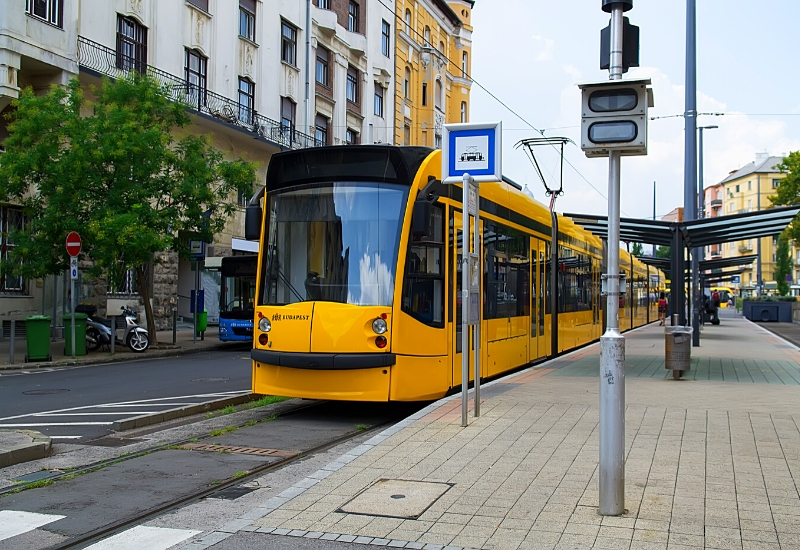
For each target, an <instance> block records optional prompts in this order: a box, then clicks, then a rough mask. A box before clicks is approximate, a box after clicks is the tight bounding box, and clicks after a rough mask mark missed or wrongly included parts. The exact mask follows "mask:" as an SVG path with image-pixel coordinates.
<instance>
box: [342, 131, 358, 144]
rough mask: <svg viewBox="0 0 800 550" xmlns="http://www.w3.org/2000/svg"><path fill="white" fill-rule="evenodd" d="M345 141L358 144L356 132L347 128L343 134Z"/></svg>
mask: <svg viewBox="0 0 800 550" xmlns="http://www.w3.org/2000/svg"><path fill="white" fill-rule="evenodd" d="M345 141H346V142H347V144H348V145H358V132H356V131H355V130H351V129H350V128H348V129H347V133H346V135H345Z"/></svg>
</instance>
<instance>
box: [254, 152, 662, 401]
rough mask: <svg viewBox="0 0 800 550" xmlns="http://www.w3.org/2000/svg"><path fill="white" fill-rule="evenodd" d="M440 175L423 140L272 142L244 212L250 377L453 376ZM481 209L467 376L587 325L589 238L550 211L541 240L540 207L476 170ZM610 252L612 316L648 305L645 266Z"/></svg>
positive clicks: (641, 312) (427, 392)
mask: <svg viewBox="0 0 800 550" xmlns="http://www.w3.org/2000/svg"><path fill="white" fill-rule="evenodd" d="M440 177H441V151H438V150H432V149H428V148H423V147H394V146H380V145H370V146H347V147H325V148H313V149H304V150H300V151H289V152H284V153H279V154H276V155H274V156H273V157H272V159H271V161H270V166H269V169H268V172H267V179H266V186H265V194H264V195H263V197H261V198H259V199H258V202H256V200H254V201H253V203H252V205H251V206H250V207H248V212H247V221H246V225H247V229H246V233H247V237H248V238H258V239H259V240H260V244H261V246H260V257H259V265H258V278H257V291H256V292H257V305H256V310H255V314H256V318H255V327H254V328H255V330H254V339H253V340H254V344H253V345H254V348H253V350H252V352H251V353H252V359H253V376H252V380H253V383H252V385H253V387H252V389H253V392H254V393H259V394H273V395H284V396H292V397H304V398H315V399H333V400H356V401H418V400H430V399H435V398H439V397H442V396H443V395H445V394H446V393H447V392H449V391H450V390H451V389H453V388H460V387H461V354H462V349H461V307H460V305H461V300H460V290H461V288H460V287H461V273H460V266H461V262H460V258H461V253H462V250H461V241H462V237H461V227H462V225H461V223H462V222H461V204H462V196H461V195H462V190H461V187H460V186H458V185H448V186H445V185H443V184H441V182H440V181H439V179H440ZM480 210H481V213H480V223H481V229H482V235H483V240H482V247H481V250H480V254H481V261H482V265H483V270H482V273H481V281H480V285H481V290H482V296H483V304H482V312H481V324H480V338H481V342H480V349H481V354H482V355H481V377H482V378H489V377H493V376H496V375H499V374H501V373H503V372H505V371H508V370H510V369H514V368H517V367H520V366H524V365H527V364H529V363H531V362H535V361H538V360H542V359H545V358H547V357H550V356H553V355H556V354H558V353H561V352H564V351H567V350H570V349H573V348H575V347H578V346H582V345H585V344H587V343H589V342H592V341H594V340H597V339H598V338H599V337H600V336H601V334H602V330H603V313H602V309H603V305H604V304H603V302H604V300H605V299H604V298H602V297H601V295H600V274H601V270H602V269H601V268H602V262H603V255H604V254H603V242H602V241H601V240H600V239H599V238H597V237H596V236H594V235H592V234H591V233H588V232H587V231H585V230H584V229H583V228H581V227H580V226H578V225H576V224H575V223H573V222H572V220H570V219H568V218H565V217H562V216H557V217H555V223H556V224H557V235H558V238H557V241H558V242H557V246H556V247H555V249H553V248H552V233H553V231H552V230H553V220H554V218H553V217H551V213H550V212H549V211H548V210H547V208H545V207H544V206H543V205H542V204H540V203H538V202H536V201H534V200H533V199H531V198H529V197H528V196H526V195H525V194H523V193H522V192H521V190H520V189H519V188H518V187H516V186H514V185H513V184H511V183H508V182H498V183H483V184H481V188H480ZM621 256H622V257H623V258H624V257H625V253H624V252H622V253H621ZM621 268H622V269H626V270H628V271H629V272H630V273H629V274H628V280H629V281H630V282H632V284H631V285H630V287H631V290H632V291H631V292H628V293H627V295H626V298H624V300H626V302H625V304H624V305H625V307H624V308H622V309H621V311H620V317H621V329H622V330H626V329H630V328H633V327H635V326H641V325H643V324H645V323H647V322H649V321H654V320H656V319H657V313H655V309H654V306H653V307H651V295H652V294H653V290H652V289H650V288H649V285H650V281H649V272H648V270H649V269H650V268H647V266H644V265H643V264H641V262H639V261H638V260H636V258H634V257H632V256H630V255H628V259H627V263H625V262H623V264H622V265H621ZM623 317H624V319H625V320H626V323H625V324H623V323H622V319H623ZM554 327H556V328H555V329H554ZM472 345H473V344H471V346H472ZM471 358H472V354H470V359H471ZM472 373H473V369H472V367H470V376H472V375H473V374H472Z"/></svg>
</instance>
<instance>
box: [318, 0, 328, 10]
mask: <svg viewBox="0 0 800 550" xmlns="http://www.w3.org/2000/svg"><path fill="white" fill-rule="evenodd" d="M317 7H318V8H320V9H323V10H329V9H331V0H317Z"/></svg>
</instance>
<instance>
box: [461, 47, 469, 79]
mask: <svg viewBox="0 0 800 550" xmlns="http://www.w3.org/2000/svg"><path fill="white" fill-rule="evenodd" d="M468 62H469V57H468V55H467V52H464V53H462V54H461V76H463V77H464V78H467V70H468Z"/></svg>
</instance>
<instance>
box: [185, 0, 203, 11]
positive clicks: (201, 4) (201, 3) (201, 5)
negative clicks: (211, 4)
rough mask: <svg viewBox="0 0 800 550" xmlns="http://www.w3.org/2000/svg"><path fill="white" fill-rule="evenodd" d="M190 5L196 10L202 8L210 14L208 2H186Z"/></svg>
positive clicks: (200, 0)
mask: <svg viewBox="0 0 800 550" xmlns="http://www.w3.org/2000/svg"><path fill="white" fill-rule="evenodd" d="M186 1H187V2H188V3H190V4H191V5H193V6H194V7H196V8H200V9H201V10H203V11H204V12H206V13H208V0H186Z"/></svg>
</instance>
